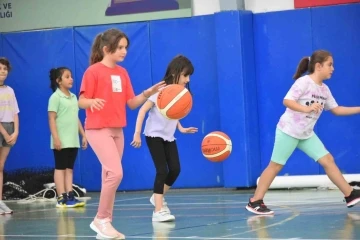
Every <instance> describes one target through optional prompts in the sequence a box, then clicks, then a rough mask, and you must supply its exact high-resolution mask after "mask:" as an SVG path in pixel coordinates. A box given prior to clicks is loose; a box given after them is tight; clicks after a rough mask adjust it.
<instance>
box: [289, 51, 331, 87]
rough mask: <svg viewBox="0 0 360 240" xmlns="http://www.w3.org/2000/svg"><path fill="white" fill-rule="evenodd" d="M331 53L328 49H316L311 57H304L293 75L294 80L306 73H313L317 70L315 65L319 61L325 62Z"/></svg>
mask: <svg viewBox="0 0 360 240" xmlns="http://www.w3.org/2000/svg"><path fill="white" fill-rule="evenodd" d="M331 56H332V55H331V53H330V52H329V51H326V50H316V51H314V52H313V53H312V55H311V57H303V58H302V59H301V61H300V63H299V65H298V66H297V69H296V72H295V74H294V76H293V79H294V80H297V79H298V78H299V77H301V76H302V75H303V74H304V73H306V72H309V74H312V73H314V72H315V65H316V64H317V63H320V64H323V63H324V62H325V61H327V59H328V58H329V57H331Z"/></svg>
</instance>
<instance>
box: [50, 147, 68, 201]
mask: <svg viewBox="0 0 360 240" xmlns="http://www.w3.org/2000/svg"><path fill="white" fill-rule="evenodd" d="M53 152H54V159H55V171H54V182H55V187H56V193H57V195H58V198H57V204H56V207H67V205H66V203H67V200H68V197H67V194H66V191H65V169H66V150H65V149H61V150H56V149H54V150H53Z"/></svg>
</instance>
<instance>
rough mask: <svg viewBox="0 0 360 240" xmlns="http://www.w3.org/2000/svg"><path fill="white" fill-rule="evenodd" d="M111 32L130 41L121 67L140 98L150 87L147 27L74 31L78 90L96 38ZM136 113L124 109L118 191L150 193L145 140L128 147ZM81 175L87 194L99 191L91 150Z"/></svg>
mask: <svg viewBox="0 0 360 240" xmlns="http://www.w3.org/2000/svg"><path fill="white" fill-rule="evenodd" d="M110 28H117V29H120V30H121V31H123V32H125V33H126V34H127V35H128V37H129V39H130V46H129V49H128V55H127V57H126V58H125V61H124V62H122V63H121V64H120V65H122V66H123V67H125V68H126V70H127V71H128V73H129V76H130V78H131V81H132V85H133V88H134V92H135V94H140V93H141V92H142V91H143V90H145V89H147V88H149V87H151V85H152V79H151V66H150V64H151V62H150V42H149V24H148V23H131V24H117V25H106V26H91V27H77V28H75V61H76V64H77V66H76V73H77V75H76V78H77V79H78V84H79V87H78V88H80V85H81V80H82V77H83V74H84V72H85V70H86V68H87V67H88V66H89V57H90V50H91V45H92V43H93V40H94V39H95V36H96V35H97V34H98V33H100V32H103V31H105V30H107V29H110ZM137 113H138V109H136V110H130V109H129V108H127V127H126V128H125V129H124V135H125V150H124V156H123V159H122V165H123V171H124V177H123V181H122V183H121V185H120V187H119V189H120V190H123V189H124V190H141V189H149V188H152V186H153V181H154V176H155V171H154V169H153V163H152V160H151V158H150V156H149V154H148V151H147V148H146V143H145V139H142V147H141V148H140V149H135V148H133V147H132V146H130V143H131V141H132V140H133V134H134V131H135V122H136V118H137ZM81 118H82V119H85V112H84V111H83V112H82V114H81ZM81 175H82V179H83V184H84V185H85V186H87V187H88V189H89V190H90V191H91V190H99V189H100V186H101V165H100V163H99V160H98V159H97V157H96V155H95V153H94V151H93V150H92V149H91V147H90V148H88V149H87V150H85V151H83V153H82V165H81Z"/></svg>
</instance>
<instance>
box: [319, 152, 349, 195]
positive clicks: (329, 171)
mask: <svg viewBox="0 0 360 240" xmlns="http://www.w3.org/2000/svg"><path fill="white" fill-rule="evenodd" d="M318 163H320V165H321V166H322V167H323V168H324V170H325V172H326V175H328V177H329V178H330V180H331V181H332V182H333V183H334V184H335V185H336V186H337V187H338V188H339V189H340V191H341V192H342V193H343V194H344V195H345V197H347V196H349V195H350V194H351V192H352V190H353V188H352V187H351V186H350V185H349V183H348V182H347V181H346V180H345V178H344V176H343V175H342V173H341V172H340V170H339V168H338V167H337V166H336V163H335V161H334V158H333V156H332V155H331V154H330V153H328V154H326V155H325V156H323V157H322V158H320V159H319V160H318Z"/></svg>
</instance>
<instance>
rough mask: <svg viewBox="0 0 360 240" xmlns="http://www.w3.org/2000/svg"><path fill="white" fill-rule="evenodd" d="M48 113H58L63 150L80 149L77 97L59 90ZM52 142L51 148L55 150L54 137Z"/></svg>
mask: <svg viewBox="0 0 360 240" xmlns="http://www.w3.org/2000/svg"><path fill="white" fill-rule="evenodd" d="M48 111H49V112H56V127H57V132H58V135H59V138H60V141H61V148H80V139H79V116H78V113H79V106H78V101H77V97H76V95H75V94H73V93H71V92H70V96H66V95H65V94H64V93H63V92H62V91H61V90H60V89H57V90H56V91H55V92H54V93H53V94H52V95H51V97H50V99H49V104H48ZM50 141H51V142H50V148H51V149H54V145H53V137H52V135H51V140H50Z"/></svg>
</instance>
